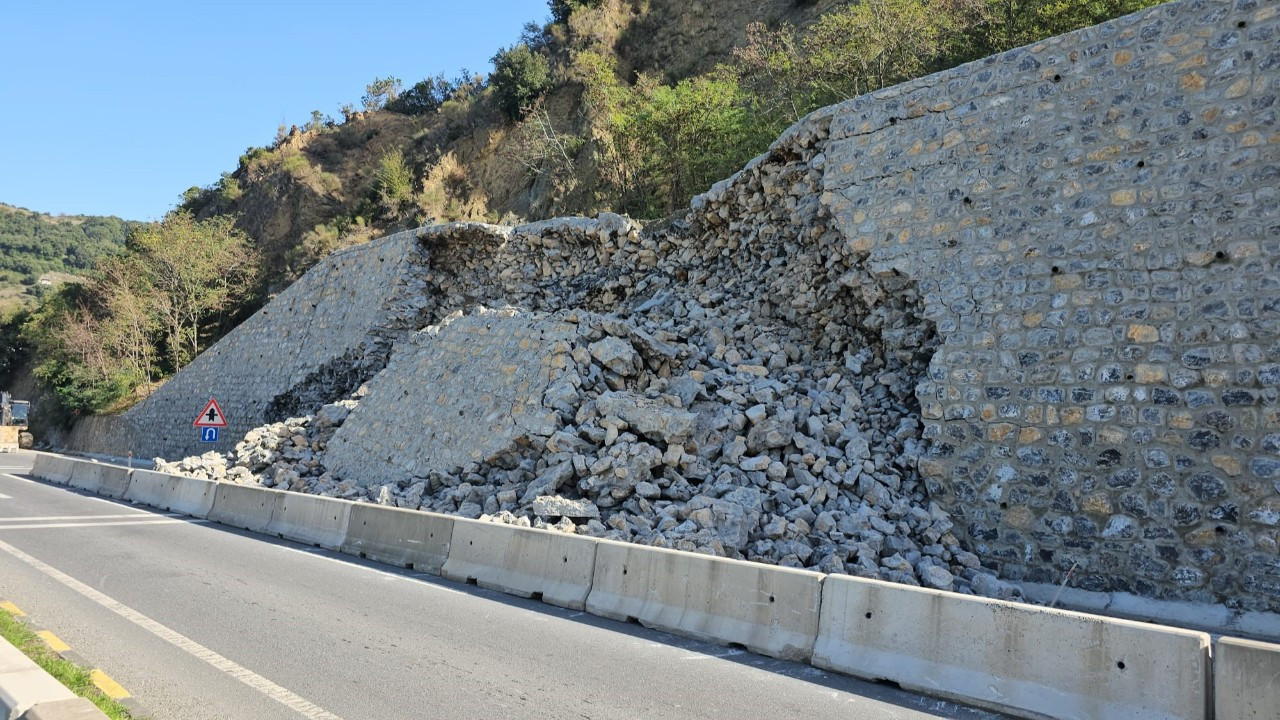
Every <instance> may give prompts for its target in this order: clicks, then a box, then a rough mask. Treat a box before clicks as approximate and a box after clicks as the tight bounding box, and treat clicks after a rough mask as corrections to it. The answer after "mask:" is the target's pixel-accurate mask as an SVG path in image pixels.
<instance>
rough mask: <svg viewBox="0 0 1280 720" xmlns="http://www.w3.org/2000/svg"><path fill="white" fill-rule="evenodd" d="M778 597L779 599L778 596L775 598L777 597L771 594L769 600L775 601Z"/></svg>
mask: <svg viewBox="0 0 1280 720" xmlns="http://www.w3.org/2000/svg"><path fill="white" fill-rule="evenodd" d="M776 599H777V598H775V597H774V596H772V595H770V596H769V602H773V601H774V600H776Z"/></svg>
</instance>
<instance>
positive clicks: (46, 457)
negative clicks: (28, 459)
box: [31, 452, 76, 485]
mask: <svg viewBox="0 0 1280 720" xmlns="http://www.w3.org/2000/svg"><path fill="white" fill-rule="evenodd" d="M75 464H76V461H75V460H73V459H72V458H69V457H66V456H63V455H54V454H53V453H43V452H38V453H36V460H35V464H34V465H33V466H32V467H31V474H32V475H33V476H35V477H38V478H40V479H42V480H48V481H49V482H52V483H57V484H59V485H66V484H67V482H68V481H69V480H71V470H72V468H74V467H75Z"/></svg>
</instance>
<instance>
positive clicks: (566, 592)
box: [442, 518, 599, 610]
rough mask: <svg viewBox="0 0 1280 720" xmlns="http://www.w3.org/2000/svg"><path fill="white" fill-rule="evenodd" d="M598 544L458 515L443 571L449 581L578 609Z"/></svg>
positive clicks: (584, 598) (588, 588) (588, 584)
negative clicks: (467, 518) (469, 583)
mask: <svg viewBox="0 0 1280 720" xmlns="http://www.w3.org/2000/svg"><path fill="white" fill-rule="evenodd" d="M597 544H599V541H596V540H592V539H590V538H584V537H577V536H575V535H566V534H564V533H559V532H554V531H551V530H534V529H532V528H522V527H516V526H514V525H503V524H501V523H488V522H480V521H477V520H464V519H461V518H458V519H455V520H454V524H453V537H452V538H451V540H450V542H449V558H448V560H446V561H445V563H444V567H443V568H442V571H443V573H444V576H445V577H447V578H449V579H450V580H457V581H459V582H470V581H474V582H475V583H476V584H477V585H479V586H480V587H485V588H492V589H494V590H501V591H502V592H505V593H509V594H511V595H519V596H520V597H538V598H541V599H542V600H543V601H544V602H548V603H551V604H552V605H559V606H560V607H566V608H572V609H574V610H581V609H583V607H584V606H585V605H586V601H587V594H588V593H589V592H590V591H591V575H592V573H593V572H594V570H595V557H596V555H595V553H596V545H597Z"/></svg>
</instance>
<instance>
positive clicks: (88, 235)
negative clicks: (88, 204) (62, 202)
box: [0, 204, 131, 312]
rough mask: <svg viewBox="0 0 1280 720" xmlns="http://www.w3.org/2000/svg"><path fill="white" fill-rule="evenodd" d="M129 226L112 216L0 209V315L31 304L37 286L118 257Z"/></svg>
mask: <svg viewBox="0 0 1280 720" xmlns="http://www.w3.org/2000/svg"><path fill="white" fill-rule="evenodd" d="M130 225H131V223H130V222H128V221H126V220H121V219H120V218H118V217H98V216H92V215H45V214H44V213H38V212H33V211H31V210H26V209H23V208H19V207H13V206H10V205H4V204H0V312H3V311H4V310H6V309H10V308H13V307H15V306H22V305H31V304H33V303H34V302H35V301H36V299H37V298H38V297H39V294H40V292H41V291H40V288H41V287H43V286H46V285H52V284H57V283H60V282H63V281H65V280H66V279H68V277H69V276H70V275H77V274H82V273H84V272H85V271H87V270H89V269H91V268H92V267H93V264H94V263H95V262H96V261H97V259H98V258H100V257H103V256H104V255H111V254H114V253H116V252H119V250H120V248H121V247H123V246H124V241H125V236H126V235H127V234H128V231H129V227H130Z"/></svg>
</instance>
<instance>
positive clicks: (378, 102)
mask: <svg viewBox="0 0 1280 720" xmlns="http://www.w3.org/2000/svg"><path fill="white" fill-rule="evenodd" d="M400 90H401V86H400V78H397V77H392V76H390V75H388V76H387V77H384V78H374V80H373V82H371V83H369V84H368V85H366V86H365V88H364V96H363V97H361V98H360V102H361V103H362V104H363V105H364V109H365V110H381V109H383V108H384V107H386V106H387V104H388V103H393V102H395V101H396V98H397V97H399V96H400Z"/></svg>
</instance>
